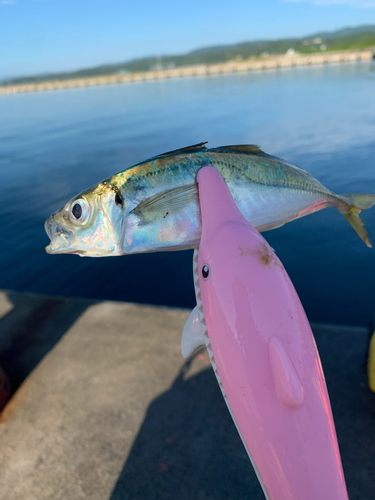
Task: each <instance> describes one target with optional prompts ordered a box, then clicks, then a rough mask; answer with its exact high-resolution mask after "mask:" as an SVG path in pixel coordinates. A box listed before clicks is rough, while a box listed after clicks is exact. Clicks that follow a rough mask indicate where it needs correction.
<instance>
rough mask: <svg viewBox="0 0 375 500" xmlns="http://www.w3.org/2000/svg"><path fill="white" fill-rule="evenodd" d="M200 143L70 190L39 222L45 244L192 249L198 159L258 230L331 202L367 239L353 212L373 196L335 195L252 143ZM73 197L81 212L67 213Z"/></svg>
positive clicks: (55, 247)
mask: <svg viewBox="0 0 375 500" xmlns="http://www.w3.org/2000/svg"><path fill="white" fill-rule="evenodd" d="M204 144H205V143H201V144H197V145H194V146H190V147H188V148H183V149H181V150H176V151H171V152H169V153H164V154H162V155H159V156H158V157H153V158H151V159H149V160H147V161H145V162H141V163H138V164H136V165H134V166H132V167H128V168H126V169H125V170H123V171H122V172H119V173H117V174H115V175H113V176H112V177H110V178H109V179H106V180H105V181H102V182H99V183H98V184H96V185H95V186H93V187H91V188H89V189H87V190H85V191H83V192H82V193H80V194H79V195H77V196H76V197H74V198H73V199H72V200H70V201H69V202H68V203H67V204H66V205H65V206H64V207H62V208H61V209H60V210H58V211H57V212H56V213H54V214H53V215H52V216H51V217H50V218H49V219H48V220H47V221H46V224H45V229H46V232H47V234H48V236H49V237H50V239H51V243H50V245H48V247H47V248H46V251H47V252H48V253H51V254H56V253H74V254H78V255H81V256H91V257H102V256H115V255H126V254H132V253H142V252H155V251H160V250H184V249H187V248H195V247H196V246H197V245H198V244H199V241H200V237H201V220H200V212H199V210H200V209H199V202H198V193H197V187H196V175H197V173H198V171H199V170H200V169H201V168H202V167H204V166H205V165H212V166H214V167H215V168H216V169H217V170H218V171H219V173H220V174H221V175H222V176H223V178H224V179H225V181H226V183H227V185H228V188H229V191H230V192H231V194H232V196H233V198H234V200H235V202H236V204H237V206H238V208H239V210H240V212H241V214H242V215H243V216H244V217H245V219H246V220H247V221H248V222H250V223H251V224H252V225H253V226H254V227H256V228H257V229H258V230H259V231H267V230H270V229H274V228H276V227H280V226H282V225H283V224H285V223H287V222H290V221H292V220H295V219H298V218H300V217H304V216H306V215H309V214H311V213H314V212H316V211H318V210H321V209H323V208H326V207H335V208H337V209H338V210H339V211H340V212H341V213H342V214H343V215H344V217H345V218H346V219H347V221H348V222H349V223H350V224H351V225H352V227H353V228H354V229H355V231H356V232H357V233H358V235H359V236H360V237H361V238H362V240H363V241H364V242H365V243H366V244H367V245H368V246H371V244H370V241H369V238H368V235H367V232H366V230H365V228H364V225H363V222H362V220H361V218H360V216H359V213H360V212H361V210H363V209H366V208H370V207H371V206H372V205H373V204H374V203H375V196H374V195H366V194H363V195H341V196H340V195H336V194H334V193H333V192H332V191H330V190H328V189H327V188H325V187H324V186H323V185H322V184H321V183H320V182H319V181H318V180H317V179H315V178H314V177H313V176H312V175H310V174H309V173H307V172H305V171H304V170H302V169H301V168H299V167H297V166H295V165H292V164H290V163H288V162H286V161H284V160H281V159H279V158H276V157H274V156H271V155H268V154H266V153H264V152H263V151H262V150H260V149H259V147H258V146H252V145H238V146H223V147H218V148H212V149H207V148H206V147H205V145H204ZM116 195H121V196H118V197H117V198H116ZM76 204H80V205H81V207H83V209H84V210H83V213H84V216H82V217H78V218H77V217H75V215H74V214H76V215H77V214H78V211H77V210H73V209H74V207H75V206H76ZM98 227H100V228H101V231H100V235H99V232H98V230H97V229H98Z"/></svg>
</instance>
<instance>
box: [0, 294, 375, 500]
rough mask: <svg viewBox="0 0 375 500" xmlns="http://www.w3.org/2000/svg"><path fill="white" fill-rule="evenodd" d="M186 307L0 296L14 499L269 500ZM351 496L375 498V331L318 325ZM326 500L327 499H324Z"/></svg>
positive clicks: (4, 440)
mask: <svg viewBox="0 0 375 500" xmlns="http://www.w3.org/2000/svg"><path fill="white" fill-rule="evenodd" d="M188 313H189V311H186V310H183V309H173V308H163V307H154V306H144V305H137V304H129V303H120V302H105V301H93V300H82V299H70V298H54V297H44V296H38V295H30V294H21V293H14V292H5V291H3V292H0V365H1V366H2V368H3V371H4V374H6V375H7V377H8V379H9V381H10V383H11V384H12V385H13V390H14V389H16V388H17V390H16V392H15V394H14V395H13V397H12V398H11V399H10V401H9V403H8V404H7V405H6V406H5V408H4V410H3V412H2V414H1V424H0V464H1V467H0V498H1V499H4V500H47V499H48V500H67V499H69V500H78V499H90V500H120V499H126V500H130V499H137V500H156V499H158V500H159V499H163V500H192V499H210V500H214V499H215V500H218V499H220V500H224V499H225V500H231V499H233V500H234V499H236V500H245V499H247V500H248V499H250V498H251V499H252V500H261V499H262V500H263V499H264V496H263V493H262V491H261V488H260V486H259V484H258V482H257V479H256V477H255V474H254V472H253V470H252V468H251V465H250V462H249V460H248V458H247V455H246V452H245V450H244V448H243V445H242V443H241V441H240V439H239V437H238V435H237V432H236V429H235V427H234V424H233V423H232V420H231V417H230V415H229V412H228V410H227V408H226V405H225V403H224V400H223V398H222V396H221V393H220V390H219V388H218V386H217V382H216V379H215V376H214V374H213V372H212V369H211V365H210V363H209V360H208V357H207V356H206V353H205V351H204V350H202V351H201V352H199V353H197V354H196V355H195V356H194V357H193V359H191V360H188V361H185V360H184V359H183V358H182V356H181V352H180V342H181V333H182V328H183V325H184V323H185V321H186V318H187V316H188ZM313 330H314V333H315V337H316V341H317V344H318V348H319V351H320V354H321V358H322V364H323V368H324V371H325V374H326V379H327V384H328V390H329V393H330V397H331V403H332V408H333V414H334V417H335V422H336V428H337V434H338V439H339V444H340V450H341V455H342V461H343V466H344V471H345V475H346V480H347V485H348V490H349V497H350V500H370V499H373V498H374V495H375V394H373V393H371V391H370V390H369V389H368V387H367V378H366V353H367V347H368V339H369V332H368V331H367V329H365V328H357V327H349V326H337V325H321V324H313ZM317 500H318V499H317Z"/></svg>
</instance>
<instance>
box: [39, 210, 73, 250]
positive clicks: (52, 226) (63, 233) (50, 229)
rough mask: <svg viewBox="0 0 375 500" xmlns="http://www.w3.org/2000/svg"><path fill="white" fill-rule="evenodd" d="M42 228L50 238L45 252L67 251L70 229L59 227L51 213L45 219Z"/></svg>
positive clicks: (69, 242)
mask: <svg viewBox="0 0 375 500" xmlns="http://www.w3.org/2000/svg"><path fill="white" fill-rule="evenodd" d="M44 229H45V231H46V233H47V235H48V237H49V239H50V240H51V243H50V244H49V245H48V246H46V252H47V253H49V254H56V253H67V250H68V248H69V247H70V244H71V239H72V236H73V233H72V231H68V230H67V229H64V228H62V227H60V226H59V225H58V224H57V223H56V221H55V219H54V217H53V215H51V217H50V218H49V219H47V220H46V222H45V224H44Z"/></svg>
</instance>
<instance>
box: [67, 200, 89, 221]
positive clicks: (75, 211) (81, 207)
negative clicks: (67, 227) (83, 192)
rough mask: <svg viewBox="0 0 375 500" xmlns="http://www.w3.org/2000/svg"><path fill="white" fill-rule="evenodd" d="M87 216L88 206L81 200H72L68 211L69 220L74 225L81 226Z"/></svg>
mask: <svg viewBox="0 0 375 500" xmlns="http://www.w3.org/2000/svg"><path fill="white" fill-rule="evenodd" d="M88 216H89V204H88V202H87V201H86V200H84V199H83V198H79V199H78V200H74V202H73V203H72V205H71V209H70V219H71V220H72V222H75V223H76V224H77V223H78V224H82V223H83V222H85V221H86V220H87V218H88Z"/></svg>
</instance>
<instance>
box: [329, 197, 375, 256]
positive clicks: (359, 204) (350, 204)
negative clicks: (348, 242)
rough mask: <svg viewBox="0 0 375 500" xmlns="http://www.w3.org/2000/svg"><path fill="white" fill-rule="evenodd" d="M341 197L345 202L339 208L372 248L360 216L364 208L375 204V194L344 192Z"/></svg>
mask: <svg viewBox="0 0 375 500" xmlns="http://www.w3.org/2000/svg"><path fill="white" fill-rule="evenodd" d="M340 198H341V199H342V200H343V201H344V202H345V203H343V204H342V205H340V206H338V207H337V208H338V209H339V210H340V212H341V213H342V215H343V216H344V217H345V219H346V220H347V221H348V222H349V224H350V225H351V226H352V228H353V229H354V230H355V231H356V233H357V234H358V236H359V237H360V238H361V239H362V240H363V241H364V242H365V243H366V245H367V246H368V247H370V248H372V245H371V242H370V240H369V237H368V234H367V231H366V229H365V225H364V223H363V220H362V219H361V217H360V216H359V214H360V213H361V211H362V210H365V209H367V208H371V207H372V206H373V205H374V204H375V195H373V194H342V195H341V196H340Z"/></svg>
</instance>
